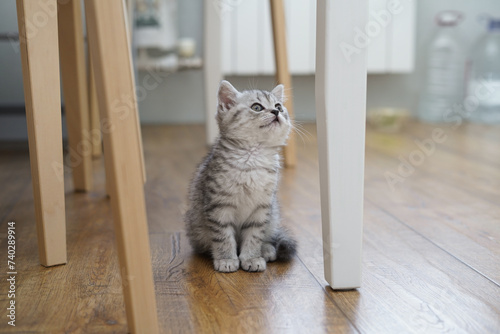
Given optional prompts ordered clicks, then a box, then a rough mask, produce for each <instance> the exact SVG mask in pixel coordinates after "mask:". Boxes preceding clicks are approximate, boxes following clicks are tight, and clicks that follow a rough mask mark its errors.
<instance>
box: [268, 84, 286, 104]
mask: <svg viewBox="0 0 500 334" xmlns="http://www.w3.org/2000/svg"><path fill="white" fill-rule="evenodd" d="M271 94H273V95H274V96H276V98H277V99H278V100H279V101H280V102H284V101H285V86H283V85H281V84H280V85H278V86H276V87H274V89H273V90H272V91H271Z"/></svg>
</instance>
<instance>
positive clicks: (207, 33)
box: [203, 2, 222, 145]
mask: <svg viewBox="0 0 500 334" xmlns="http://www.w3.org/2000/svg"><path fill="white" fill-rule="evenodd" d="M203 7H204V9H203V11H204V21H203V22H204V29H203V38H204V42H203V62H204V64H205V65H204V66H203V83H204V85H203V90H204V95H205V115H206V116H205V118H206V119H205V129H206V136H207V137H206V138H207V144H208V145H212V144H213V143H214V142H215V139H216V138H217V136H218V135H219V129H218V127H217V122H216V121H215V111H216V108H217V89H219V84H220V82H221V80H222V64H221V18H220V16H219V14H218V13H217V8H216V6H214V5H213V4H212V3H211V2H205V3H204V6H203Z"/></svg>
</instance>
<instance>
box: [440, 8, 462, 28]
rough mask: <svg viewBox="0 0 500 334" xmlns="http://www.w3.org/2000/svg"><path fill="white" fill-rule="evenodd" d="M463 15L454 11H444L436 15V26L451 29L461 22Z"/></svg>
mask: <svg viewBox="0 0 500 334" xmlns="http://www.w3.org/2000/svg"><path fill="white" fill-rule="evenodd" d="M463 18H464V14H463V13H461V12H459V11H455V10H446V11H443V12H440V13H438V14H437V15H436V24H437V25H438V26H440V27H453V26H456V25H457V24H459V23H460V22H462V20H463Z"/></svg>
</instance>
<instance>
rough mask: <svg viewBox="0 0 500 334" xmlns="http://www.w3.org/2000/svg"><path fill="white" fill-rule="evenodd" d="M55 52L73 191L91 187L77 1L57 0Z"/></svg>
mask: <svg viewBox="0 0 500 334" xmlns="http://www.w3.org/2000/svg"><path fill="white" fill-rule="evenodd" d="M57 12H58V20H59V55H60V58H61V74H62V82H63V93H64V105H65V111H66V125H67V128H68V143H69V157H68V158H67V159H69V161H70V163H69V165H70V166H71V167H72V170H73V185H74V188H75V190H77V191H88V190H90V189H92V137H91V134H90V128H89V105H88V92H87V71H86V66H85V47H84V40H83V25H82V10H81V2H80V0H64V1H63V0H59V4H58V8H57Z"/></svg>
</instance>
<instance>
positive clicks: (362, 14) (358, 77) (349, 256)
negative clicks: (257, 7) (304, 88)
mask: <svg viewBox="0 0 500 334" xmlns="http://www.w3.org/2000/svg"><path fill="white" fill-rule="evenodd" d="M367 20H368V0H336V1H330V0H320V1H318V7H317V32H316V37H317V39H316V116H317V120H316V126H317V128H318V150H319V175H320V188H321V217H322V221H323V254H324V261H325V278H326V280H327V282H328V283H329V284H330V286H331V287H332V288H334V289H352V288H356V287H359V286H360V284H361V244H362V240H363V183H364V158H365V109H366V50H363V51H361V52H360V53H359V54H357V55H356V60H354V61H352V62H350V63H349V62H347V60H346V59H345V57H344V55H343V54H342V50H341V49H340V48H339V45H340V44H341V43H342V42H343V41H348V40H350V39H351V38H352V31H353V29H355V28H356V27H364V26H365V25H366V22H367Z"/></svg>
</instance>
